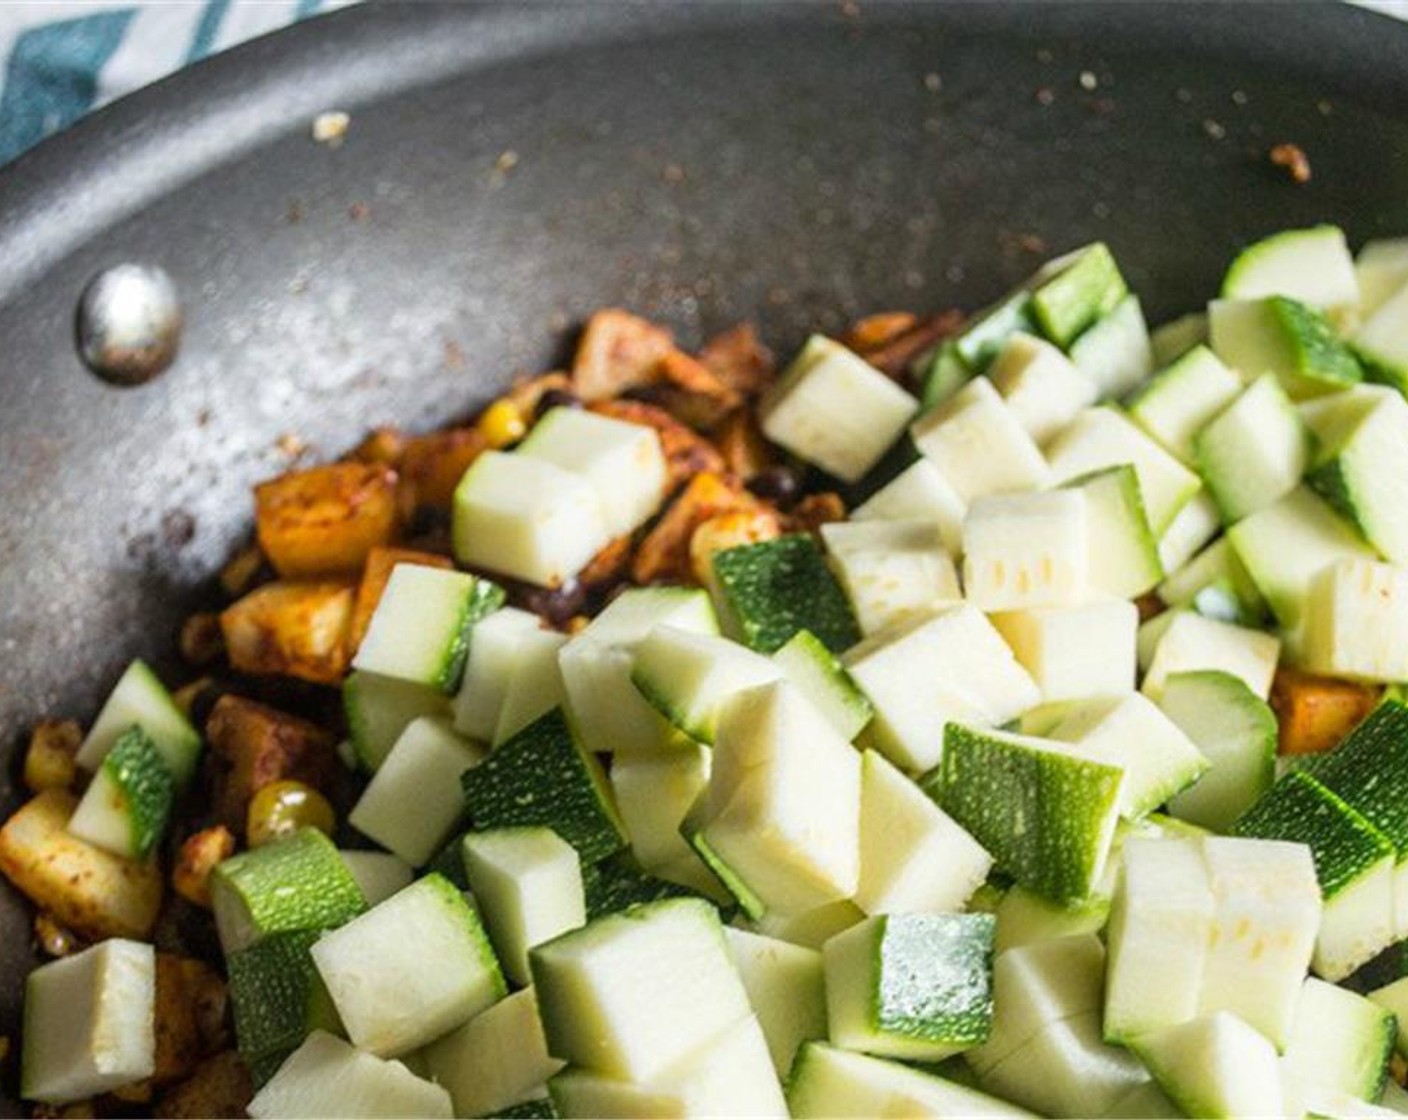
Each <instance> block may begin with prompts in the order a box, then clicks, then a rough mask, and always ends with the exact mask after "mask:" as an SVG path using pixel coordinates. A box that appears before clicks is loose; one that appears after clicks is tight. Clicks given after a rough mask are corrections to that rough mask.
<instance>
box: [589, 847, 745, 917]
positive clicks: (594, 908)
mask: <svg viewBox="0 0 1408 1120" xmlns="http://www.w3.org/2000/svg"><path fill="white" fill-rule="evenodd" d="M691 858H692V857H691ZM677 866H679V865H675V864H672V865H670V867H669V868H668V870H669V871H670V873H671V874H672V875H673V874H674V873H675V870H676V867H677ZM693 866H694V868H695V869H696V870H697V871H698V877H699V878H700V879H701V880H706V879H709V880H710V881H709V890H708V891H707V892H706V891H705V890H702V889H700V888H699V887H698V886H694V885H690V884H685V883H681V882H677V881H675V880H673V879H666V878H663V877H662V876H663V875H664V873H665V871H666V869H665V868H661V869H659V875H656V874H653V873H652V874H647V873H645V872H642V871H639V870H637V869H636V868H635V867H634V866H633V865H632V864H631V863H630V862H629V861H628V860H627V859H625V858H624V857H622V856H615V857H612V858H610V859H606V860H602V862H601V863H596V864H588V865H585V866H584V867H583V868H582V886H583V889H584V891H585V894H586V902H587V920H588V921H596V919H597V918H604V917H605V916H606V915H608V914H619V913H621V912H622V911H623V910H629V909H630V908H631V907H632V906H638V905H640V904H641V903H645V902H661V901H664V900H665V899H669V898H695V899H704V900H705V901H708V902H713V903H715V904H716V905H717V904H718V903H720V902H732V901H733V900H732V898H730V897H729V896H728V892H727V891H725V890H723V889H722V888H721V887H720V885H719V883H718V881H717V880H712V879H710V877H709V872H708V870H707V869H705V868H702V867H701V866H700V863H699V861H698V859H694V860H693Z"/></svg>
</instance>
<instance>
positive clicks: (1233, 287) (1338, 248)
mask: <svg viewBox="0 0 1408 1120" xmlns="http://www.w3.org/2000/svg"><path fill="white" fill-rule="evenodd" d="M1222 295H1223V296H1224V298H1227V299H1261V298H1262V297H1264V296H1289V297H1290V298H1291V299H1298V300H1301V301H1302V302H1304V303H1308V304H1310V305H1311V306H1312V307H1353V306H1354V305H1355V304H1357V303H1358V302H1359V281H1358V279H1357V278H1356V276H1355V269H1354V261H1353V259H1352V258H1351V257H1350V255H1349V246H1348V245H1347V244H1346V243H1345V237H1344V231H1343V230H1341V229H1340V228H1339V227H1338V226H1332V225H1319V226H1311V227H1309V228H1308V229H1288V230H1282V231H1281V232H1280V233H1274V234H1272V235H1271V236H1270V237H1264V238H1262V239H1261V240H1260V241H1257V242H1255V243H1253V244H1251V245H1249V246H1247V247H1246V248H1245V249H1243V250H1242V251H1241V252H1240V253H1238V254H1237V257H1236V259H1235V260H1233V262H1232V264H1231V265H1230V266H1229V267H1228V269H1227V275H1226V276H1224V277H1223V280H1222Z"/></svg>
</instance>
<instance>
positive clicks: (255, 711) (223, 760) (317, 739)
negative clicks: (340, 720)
mask: <svg viewBox="0 0 1408 1120" xmlns="http://www.w3.org/2000/svg"><path fill="white" fill-rule="evenodd" d="M205 734H206V738H207V739H209V740H210V749H211V753H210V759H211V764H212V766H213V767H214V768H215V789H216V793H215V811H216V815H217V816H218V817H219V818H220V820H221V821H222V822H223V823H224V824H225V825H227V826H228V827H229V828H230V829H232V830H233V831H234V832H235V833H236V834H239V833H242V832H243V831H244V823H245V816H246V814H247V813H248V811H249V799H250V798H251V797H253V796H254V794H255V793H257V792H258V791H259V790H261V789H263V788H264V787H265V786H266V785H269V784H270V783H271V782H277V781H281V780H283V779H285V778H287V779H292V780H294V781H299V782H303V783H304V784H305V785H309V786H312V787H313V788H314V789H322V788H325V787H326V786H327V784H328V780H329V777H330V775H331V774H332V772H333V768H334V767H335V766H336V765H337V757H336V754H335V752H334V749H333V742H332V736H331V735H329V734H328V733H327V732H326V731H325V730H323V729H322V728H321V727H318V726H317V725H315V724H312V723H309V722H308V721H307V720H303V719H299V718H298V717H297V716H291V715H289V714H288V713H287V712H281V711H278V710H277V709H275V708H269V707H266V706H265V705H263V704H256V703H255V702H254V701H253V700H246V699H244V698H243V697H240V696H230V695H226V696H222V697H220V699H219V700H217V701H216V702H215V707H214V708H212V709H211V711H210V718H209V719H208V720H207V721H206V725H205Z"/></svg>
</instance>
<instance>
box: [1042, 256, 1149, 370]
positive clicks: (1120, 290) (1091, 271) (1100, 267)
mask: <svg viewBox="0 0 1408 1120" xmlns="http://www.w3.org/2000/svg"><path fill="white" fill-rule="evenodd" d="M1028 287H1029V288H1030V289H1031V293H1032V295H1031V299H1032V312H1033V314H1034V315H1035V318H1036V321H1037V322H1038V323H1039V324H1041V329H1042V331H1043V332H1044V333H1045V334H1046V337H1047V338H1049V339H1051V341H1052V342H1054V343H1056V345H1057V346H1060V347H1062V348H1069V347H1070V345H1071V344H1072V343H1073V342H1075V341H1076V339H1077V337H1079V335H1080V334H1081V333H1082V332H1083V331H1084V330H1085V329H1086V328H1087V327H1089V326H1091V324H1093V323H1094V322H1095V321H1096V320H1098V319H1100V318H1102V317H1103V316H1105V315H1108V314H1109V313H1110V312H1111V311H1113V310H1114V309H1115V308H1116V307H1117V306H1118V305H1119V303H1120V301H1121V300H1122V299H1124V297H1125V295H1126V293H1127V292H1128V290H1129V289H1128V287H1127V286H1126V285H1125V282H1124V277H1123V276H1121V275H1120V270H1119V266H1118V265H1117V264H1116V263H1115V258H1114V255H1113V254H1112V253H1111V252H1110V250H1109V247H1108V246H1107V245H1105V244H1104V243H1103V242H1099V241H1097V242H1095V243H1093V244H1091V245H1087V246H1085V247H1084V248H1082V249H1077V250H1075V251H1073V252H1071V253H1068V254H1066V255H1065V256H1064V257H1060V258H1058V259H1057V260H1054V261H1050V262H1048V263H1047V264H1046V265H1045V266H1044V267H1043V268H1042V269H1041V271H1039V272H1038V273H1037V274H1036V276H1034V277H1033V278H1032V280H1031V281H1030V282H1029V284H1028Z"/></svg>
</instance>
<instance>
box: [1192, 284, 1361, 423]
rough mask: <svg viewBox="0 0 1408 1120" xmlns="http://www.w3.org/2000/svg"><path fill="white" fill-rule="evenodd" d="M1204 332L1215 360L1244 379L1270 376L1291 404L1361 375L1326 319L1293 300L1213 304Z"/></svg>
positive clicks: (1280, 298) (1275, 298)
mask: <svg viewBox="0 0 1408 1120" xmlns="http://www.w3.org/2000/svg"><path fill="white" fill-rule="evenodd" d="M1208 329H1209V334H1210V336H1211V340H1212V349H1213V352H1214V353H1215V354H1216V355H1217V356H1218V357H1219V358H1221V359H1222V360H1223V361H1224V362H1226V363H1227V364H1228V365H1229V366H1231V367H1232V368H1233V369H1235V370H1236V371H1237V372H1238V373H1240V374H1241V375H1242V376H1243V378H1245V379H1246V380H1248V381H1250V380H1252V379H1253V378H1257V377H1260V376H1261V375H1262V374H1264V373H1274V374H1275V375H1276V376H1277V377H1278V378H1279V379H1280V381H1281V384H1282V385H1283V386H1284V387H1285V390H1286V392H1287V393H1288V394H1289V395H1290V397H1291V399H1292V400H1298V401H1299V400H1307V399H1309V398H1311V397H1318V396H1323V395H1324V394H1326V393H1333V392H1335V391H1336V390H1338V389H1345V388H1348V387H1349V386H1351V385H1356V384H1358V383H1359V382H1360V381H1361V380H1363V377H1364V371H1363V368H1362V367H1361V366H1360V364H1359V361H1358V359H1356V358H1355V356H1354V352H1353V351H1352V350H1350V348H1349V346H1348V345H1347V344H1346V343H1344V342H1342V341H1341V340H1340V338H1339V336H1338V335H1337V334H1336V333H1335V329H1334V327H1333V326H1331V324H1330V321H1329V320H1328V319H1327V318H1325V316H1324V315H1322V314H1321V313H1320V312H1318V311H1316V310H1315V309H1314V308H1311V307H1308V306H1306V305H1305V304H1303V303H1299V302H1297V301H1296V300H1293V299H1287V298H1285V297H1283V296H1271V297H1270V298H1268V299H1255V300H1227V299H1222V300H1214V301H1213V302H1212V303H1211V304H1209V305H1208Z"/></svg>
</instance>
